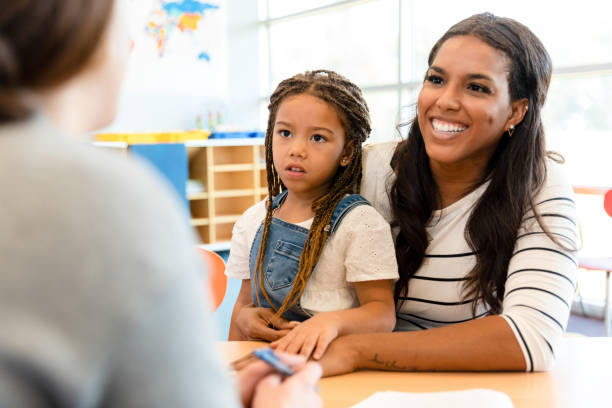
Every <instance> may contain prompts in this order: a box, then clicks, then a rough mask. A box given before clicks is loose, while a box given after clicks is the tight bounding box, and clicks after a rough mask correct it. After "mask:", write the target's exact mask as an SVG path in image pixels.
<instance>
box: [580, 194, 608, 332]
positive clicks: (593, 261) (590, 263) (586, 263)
mask: <svg viewBox="0 0 612 408" xmlns="http://www.w3.org/2000/svg"><path fill="white" fill-rule="evenodd" d="M604 210H605V211H606V213H607V214H608V215H609V216H610V217H612V190H608V191H607V192H606V193H605V195H604ZM579 268H581V269H587V270H596V271H604V272H605V273H606V302H605V306H604V308H605V309H604V325H605V327H606V336H610V272H612V256H611V257H607V258H605V257H604V258H580V259H579Z"/></svg>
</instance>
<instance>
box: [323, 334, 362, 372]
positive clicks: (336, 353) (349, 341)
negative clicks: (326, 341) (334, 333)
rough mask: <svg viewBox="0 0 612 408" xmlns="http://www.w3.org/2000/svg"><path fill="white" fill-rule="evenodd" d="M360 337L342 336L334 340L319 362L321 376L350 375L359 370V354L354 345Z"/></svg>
mask: <svg viewBox="0 0 612 408" xmlns="http://www.w3.org/2000/svg"><path fill="white" fill-rule="evenodd" d="M359 337H360V335H349V336H342V337H339V338H337V339H336V340H334V341H333V342H332V343H331V344H330V345H329V347H328V348H327V352H326V353H325V355H324V356H323V357H322V358H321V359H320V360H319V363H320V364H321V366H322V367H323V376H324V377H330V376H333V375H340V374H346V373H352V372H353V371H355V370H357V369H358V368H359V353H358V351H357V348H356V347H355V345H356V344H357V343H356V341H357V340H358V339H359Z"/></svg>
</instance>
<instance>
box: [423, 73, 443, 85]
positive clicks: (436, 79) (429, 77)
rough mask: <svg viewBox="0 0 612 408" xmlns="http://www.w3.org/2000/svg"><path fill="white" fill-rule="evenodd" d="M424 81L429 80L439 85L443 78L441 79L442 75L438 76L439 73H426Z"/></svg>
mask: <svg viewBox="0 0 612 408" xmlns="http://www.w3.org/2000/svg"><path fill="white" fill-rule="evenodd" d="M425 81H427V82H430V83H432V84H434V85H440V84H442V83H443V82H444V80H443V79H442V77H440V76H439V75H433V74H431V75H427V77H426V78H425Z"/></svg>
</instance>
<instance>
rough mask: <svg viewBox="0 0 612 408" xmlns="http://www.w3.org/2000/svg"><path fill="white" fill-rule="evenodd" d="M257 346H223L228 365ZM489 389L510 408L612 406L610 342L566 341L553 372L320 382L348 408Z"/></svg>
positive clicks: (392, 375) (331, 403) (375, 375)
mask: <svg viewBox="0 0 612 408" xmlns="http://www.w3.org/2000/svg"><path fill="white" fill-rule="evenodd" d="M265 345H266V344H265V343H260V342H222V343H220V346H221V352H222V355H223V357H224V359H225V360H226V361H228V362H229V361H232V360H235V359H237V358H239V357H241V356H243V355H245V354H247V353H249V352H251V351H252V350H253V349H255V348H258V347H265ZM468 388H489V389H494V390H498V391H502V392H505V393H506V394H508V396H510V398H511V399H512V402H513V403H514V406H515V407H517V408H523V407H537V408H545V407H610V406H612V338H605V337H580V338H565V339H563V343H562V344H561V345H560V347H558V350H557V360H556V363H555V366H554V367H553V369H552V370H551V371H549V372H542V373H465V372H453V373H440V372H438V373H396V372H382V371H359V372H355V373H351V374H346V375H341V376H337V377H330V378H323V379H322V380H321V381H320V382H319V389H320V394H321V397H322V398H323V401H324V406H325V407H329V408H335V407H349V406H351V405H353V404H356V403H357V402H359V401H361V400H363V399H365V398H367V397H368V396H370V395H372V394H373V393H374V392H376V391H406V392H435V391H452V390H461V389H468Z"/></svg>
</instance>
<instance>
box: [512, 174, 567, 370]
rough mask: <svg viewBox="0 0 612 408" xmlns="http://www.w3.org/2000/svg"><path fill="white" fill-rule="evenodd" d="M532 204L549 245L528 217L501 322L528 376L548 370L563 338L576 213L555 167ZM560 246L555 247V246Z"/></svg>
mask: <svg viewBox="0 0 612 408" xmlns="http://www.w3.org/2000/svg"><path fill="white" fill-rule="evenodd" d="M547 171H548V174H547V179H546V182H545V184H544V186H543V187H542V190H541V191H540V193H539V194H538V196H537V197H536V199H535V201H534V204H535V205H536V208H537V210H538V211H539V213H540V215H541V216H542V221H543V224H544V225H545V226H546V227H547V228H548V230H549V231H550V233H551V235H552V236H553V237H554V238H555V239H556V240H557V241H558V242H557V243H556V242H554V241H553V240H552V239H551V238H550V237H549V236H548V235H547V234H545V233H544V231H543V229H542V227H541V226H540V225H539V224H538V222H537V219H536V218H535V216H534V214H533V212H532V211H529V212H528V213H527V214H526V215H525V218H524V219H523V224H522V226H521V228H520V230H519V232H518V235H517V240H516V245H515V249H514V253H513V255H512V258H511V260H510V264H509V266H508V279H507V281H506V288H505V295H504V301H503V312H502V316H503V317H504V318H505V319H506V321H507V322H508V324H509V325H510V327H511V328H512V330H513V332H514V334H515V336H516V338H517V341H518V343H519V344H520V346H521V349H522V351H523V355H524V357H525V361H526V366H527V371H543V370H548V369H549V368H550V367H551V365H552V362H553V361H554V356H555V347H556V345H557V344H558V342H559V340H560V339H561V338H562V337H563V332H564V331H565V328H566V325H567V321H568V318H569V313H570V307H571V302H572V297H573V294H574V289H575V283H576V271H577V268H578V260H577V256H576V252H575V249H576V248H577V239H578V234H577V226H576V222H577V221H576V208H575V203H574V199H573V192H572V188H571V185H570V184H569V182H568V181H567V180H566V179H565V178H564V176H563V174H562V172H561V171H560V168H559V165H558V164H556V163H549V164H548V169H547ZM559 244H560V245H559Z"/></svg>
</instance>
